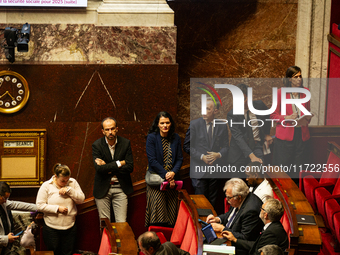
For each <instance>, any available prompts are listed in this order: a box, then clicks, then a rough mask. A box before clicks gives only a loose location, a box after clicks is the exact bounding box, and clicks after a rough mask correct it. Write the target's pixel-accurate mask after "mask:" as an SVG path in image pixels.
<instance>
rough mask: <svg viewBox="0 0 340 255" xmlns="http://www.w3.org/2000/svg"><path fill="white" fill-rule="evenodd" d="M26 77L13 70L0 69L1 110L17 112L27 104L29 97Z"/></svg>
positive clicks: (3, 111)
mask: <svg viewBox="0 0 340 255" xmlns="http://www.w3.org/2000/svg"><path fill="white" fill-rule="evenodd" d="M29 94H30V93H29V88H28V83H27V81H26V80H25V78H24V77H23V76H22V75H20V74H18V73H16V72H13V71H0V112H2V113H15V112H17V111H19V110H20V109H21V108H22V107H24V106H25V104H26V103H27V100H28V97H29Z"/></svg>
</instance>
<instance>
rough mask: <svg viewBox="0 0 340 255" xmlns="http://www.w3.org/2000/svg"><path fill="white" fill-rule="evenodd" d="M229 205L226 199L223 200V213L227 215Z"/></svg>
mask: <svg viewBox="0 0 340 255" xmlns="http://www.w3.org/2000/svg"><path fill="white" fill-rule="evenodd" d="M229 208H230V204H229V203H228V201H227V198H224V212H225V213H227V212H228V211H229Z"/></svg>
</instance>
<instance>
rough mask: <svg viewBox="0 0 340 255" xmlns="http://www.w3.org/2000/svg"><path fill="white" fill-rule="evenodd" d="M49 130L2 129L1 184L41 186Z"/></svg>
mask: <svg viewBox="0 0 340 255" xmlns="http://www.w3.org/2000/svg"><path fill="white" fill-rule="evenodd" d="M45 173H46V129H0V180H1V181H6V182H8V184H9V185H11V186H40V185H41V184H42V183H43V182H44V181H46V180H45V176H46V174H45Z"/></svg>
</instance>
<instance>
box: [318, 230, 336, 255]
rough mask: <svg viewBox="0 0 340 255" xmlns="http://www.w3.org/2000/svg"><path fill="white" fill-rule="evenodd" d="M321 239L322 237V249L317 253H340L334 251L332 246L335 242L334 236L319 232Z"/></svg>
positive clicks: (333, 254) (331, 254)
mask: <svg viewBox="0 0 340 255" xmlns="http://www.w3.org/2000/svg"><path fill="white" fill-rule="evenodd" d="M321 239H322V248H321V249H322V250H321V252H320V253H319V254H318V255H320V254H325V255H326V254H327V255H340V252H335V251H334V247H335V244H336V241H335V238H334V237H333V236H332V234H331V233H322V232H321Z"/></svg>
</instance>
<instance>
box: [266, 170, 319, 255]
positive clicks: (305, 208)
mask: <svg viewBox="0 0 340 255" xmlns="http://www.w3.org/2000/svg"><path fill="white" fill-rule="evenodd" d="M267 175H268V176H269V178H270V179H268V180H269V182H270V184H271V185H272V187H273V189H274V191H275V193H276V194H277V195H278V196H279V198H280V200H281V202H282V203H283V205H284V207H285V210H286V212H287V214H289V217H290V219H289V221H290V223H291V228H292V234H291V236H290V238H291V243H290V246H291V248H293V249H295V250H296V254H299V255H305V254H306V255H307V254H318V253H319V252H320V248H321V243H322V241H321V235H320V231H319V228H318V226H317V225H302V224H297V220H296V214H308V215H314V211H313V209H312V207H311V205H310V204H309V202H308V200H307V198H306V197H305V195H304V194H303V193H302V191H301V190H300V189H299V188H298V187H297V185H296V184H295V182H294V181H293V180H292V179H291V178H290V177H289V176H288V175H287V174H286V173H274V172H268V173H267ZM301 234H302V235H301Z"/></svg>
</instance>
